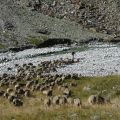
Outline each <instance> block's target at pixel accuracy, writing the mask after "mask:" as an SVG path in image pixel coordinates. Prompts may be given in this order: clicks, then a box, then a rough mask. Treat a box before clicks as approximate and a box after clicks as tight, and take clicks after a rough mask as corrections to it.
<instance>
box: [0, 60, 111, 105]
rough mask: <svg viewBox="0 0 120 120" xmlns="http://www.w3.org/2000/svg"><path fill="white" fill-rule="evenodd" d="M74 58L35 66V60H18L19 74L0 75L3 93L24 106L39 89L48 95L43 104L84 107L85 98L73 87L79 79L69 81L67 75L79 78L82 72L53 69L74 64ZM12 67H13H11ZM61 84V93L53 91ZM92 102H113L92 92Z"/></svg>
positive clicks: (5, 96) (0, 86) (14, 102)
mask: <svg viewBox="0 0 120 120" xmlns="http://www.w3.org/2000/svg"><path fill="white" fill-rule="evenodd" d="M72 62H73V61H72V60H70V59H68V60H63V59H60V60H54V61H44V62H41V63H40V64H38V65H37V66H34V65H33V64H32V63H28V64H23V65H22V66H20V65H19V64H15V67H16V68H17V74H16V75H9V74H6V73H4V74H3V75H1V76H0V97H4V98H6V99H8V100H9V102H10V103H13V104H14V105H15V106H22V105H23V104H24V103H23V99H24V97H31V96H32V94H33V93H34V92H35V91H38V92H41V93H42V94H43V95H44V96H45V98H42V99H43V104H44V105H45V106H47V107H49V106H51V105H62V104H71V105H74V106H78V107H82V101H81V99H80V98H79V97H76V98H72V96H71V92H72V91H71V89H70V88H71V87H77V82H76V81H75V80H74V81H73V82H71V83H69V84H68V83H66V82H65V80H67V79H76V80H77V79H79V77H80V76H79V75H78V74H73V75H71V74H67V75H64V74H61V75H58V74H55V75H51V74H50V72H51V71H52V72H53V71H56V68H57V67H62V66H64V65H68V64H71V63H72ZM8 69H9V68H8ZM56 86H57V89H58V91H60V92H61V93H62V94H61V95H56V96H55V95H53V91H54V87H56ZM88 102H89V103H90V104H104V103H107V102H110V101H108V100H106V99H105V98H104V97H102V96H100V95H91V96H90V97H89V98H88Z"/></svg>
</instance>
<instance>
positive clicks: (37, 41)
mask: <svg viewBox="0 0 120 120" xmlns="http://www.w3.org/2000/svg"><path fill="white" fill-rule="evenodd" d="M26 40H27V41H28V42H29V43H30V44H32V45H36V46H38V45H40V44H41V43H43V42H44V41H46V40H48V36H38V37H36V36H28V37H27V38H26Z"/></svg>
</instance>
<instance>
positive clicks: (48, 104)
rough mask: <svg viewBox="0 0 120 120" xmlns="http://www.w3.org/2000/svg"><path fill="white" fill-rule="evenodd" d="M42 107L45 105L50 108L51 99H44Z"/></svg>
mask: <svg viewBox="0 0 120 120" xmlns="http://www.w3.org/2000/svg"><path fill="white" fill-rule="evenodd" d="M44 105H45V106H50V105H51V99H50V98H46V99H45V100H44Z"/></svg>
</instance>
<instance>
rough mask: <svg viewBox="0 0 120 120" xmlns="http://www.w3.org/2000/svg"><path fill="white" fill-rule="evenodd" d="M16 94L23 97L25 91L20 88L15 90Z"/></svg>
mask: <svg viewBox="0 0 120 120" xmlns="http://www.w3.org/2000/svg"><path fill="white" fill-rule="evenodd" d="M17 93H18V94H21V95H23V94H24V93H25V91H24V90H23V89H22V88H20V89H18V90H17Z"/></svg>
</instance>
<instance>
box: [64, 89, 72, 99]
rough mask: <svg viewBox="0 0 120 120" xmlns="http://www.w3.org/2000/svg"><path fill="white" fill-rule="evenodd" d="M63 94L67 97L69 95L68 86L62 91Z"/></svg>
mask: <svg viewBox="0 0 120 120" xmlns="http://www.w3.org/2000/svg"><path fill="white" fill-rule="evenodd" d="M63 94H64V95H66V96H67V97H69V96H70V95H71V90H69V89H68V88H66V89H65V90H64V91H63Z"/></svg>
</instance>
